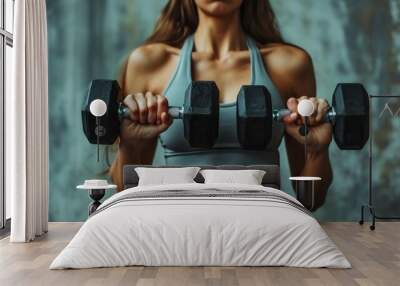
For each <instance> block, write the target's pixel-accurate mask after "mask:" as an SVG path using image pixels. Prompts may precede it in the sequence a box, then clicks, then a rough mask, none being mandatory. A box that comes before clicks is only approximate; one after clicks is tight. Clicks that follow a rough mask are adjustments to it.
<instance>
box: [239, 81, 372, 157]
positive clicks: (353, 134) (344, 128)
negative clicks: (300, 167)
mask: <svg viewBox="0 0 400 286" xmlns="http://www.w3.org/2000/svg"><path fill="white" fill-rule="evenodd" d="M239 101H240V102H241V104H238V105H237V108H238V116H237V118H238V119H237V120H238V132H237V133H238V139H239V142H240V144H241V145H242V147H243V148H246V149H264V148H265V147H266V146H267V144H268V143H269V142H270V140H271V130H272V124H273V122H274V121H280V120H281V119H282V118H283V117H284V116H286V115H288V114H290V111H289V110H287V109H281V110H273V108H272V104H271V94H270V93H269V91H268V90H267V89H266V88H265V87H264V86H244V87H242V89H241V91H240V93H239V96H238V102H239ZM302 103H303V102H300V103H299V105H300V104H302ZM304 103H306V102H304ZM311 104H312V103H311ZM303 105H304V109H305V110H306V109H310V108H313V107H312V106H311V107H310V106H309V105H308V107H307V104H303ZM303 115H305V114H303ZM324 121H325V122H330V123H331V124H332V126H333V135H334V139H335V142H336V144H337V145H338V147H339V148H340V149H342V150H359V149H362V148H363V147H364V145H365V143H366V142H367V141H368V138H369V96H368V93H367V92H366V90H365V89H364V87H363V85H361V84H358V83H339V84H338V85H337V86H336V88H335V91H334V93H333V96H332V106H331V107H330V109H329V111H328V113H327V114H326V117H325V119H324ZM249 134H250V136H248V135H249Z"/></svg>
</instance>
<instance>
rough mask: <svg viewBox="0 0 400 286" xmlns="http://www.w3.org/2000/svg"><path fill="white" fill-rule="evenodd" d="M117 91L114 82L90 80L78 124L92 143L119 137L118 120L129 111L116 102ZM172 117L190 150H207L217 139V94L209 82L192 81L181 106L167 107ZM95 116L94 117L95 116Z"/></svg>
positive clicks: (213, 83)
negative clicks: (182, 132)
mask: <svg viewBox="0 0 400 286" xmlns="http://www.w3.org/2000/svg"><path fill="white" fill-rule="evenodd" d="M120 93H121V89H120V87H119V85H118V82H117V81H115V80H93V81H92V82H91V85H90V88H89V92H88V95H87V97H86V100H85V102H84V106H83V109H82V125H83V131H84V133H85V135H86V138H87V139H88V140H89V142H90V143H92V144H105V145H111V144H113V143H114V142H115V140H116V139H117V138H118V136H119V134H120V121H121V120H122V119H123V118H125V117H128V116H129V110H128V108H127V107H126V106H124V105H123V104H120V103H118V98H119V95H120ZM169 114H170V115H171V117H172V118H175V119H182V120H183V125H184V136H185V138H186V140H187V141H188V142H189V144H190V145H191V146H192V147H194V148H211V147H212V146H213V145H214V143H215V142H216V140H217V137H218V122H219V91H218V88H217V86H216V84H215V82H213V81H193V82H192V83H191V84H190V85H189V86H188V87H187V89H186V92H185V99H184V104H183V106H181V107H174V106H170V107H169ZM95 115H96V116H95Z"/></svg>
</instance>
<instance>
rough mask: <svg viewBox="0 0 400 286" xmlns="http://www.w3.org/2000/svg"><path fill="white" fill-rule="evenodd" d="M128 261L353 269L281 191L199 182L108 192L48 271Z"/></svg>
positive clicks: (319, 230)
mask: <svg viewBox="0 0 400 286" xmlns="http://www.w3.org/2000/svg"><path fill="white" fill-rule="evenodd" d="M196 194H197V195H196ZM128 265H145V266H195V265H197V266H200V265H201V266H206V265H207V266H210V265H214V266H245V265H246V266H293V267H332V268H350V267H351V266H350V263H349V262H348V260H347V259H346V258H345V256H344V255H343V253H342V252H341V251H340V250H339V249H338V248H337V247H336V245H335V244H334V243H333V242H332V241H331V239H330V238H329V237H328V236H327V234H326V233H325V232H324V230H323V229H322V228H321V226H320V225H319V223H318V222H317V221H316V220H315V219H314V218H313V217H312V216H311V215H310V214H309V213H308V212H307V211H306V210H305V209H304V208H302V206H301V204H300V203H299V202H298V201H296V200H295V199H294V198H293V197H291V196H289V195H287V194H285V193H284V192H282V191H280V190H277V189H274V188H270V187H264V186H255V185H238V184H198V183H192V184H174V185H165V186H143V187H134V188H129V189H127V190H125V191H123V192H121V193H118V194H116V195H114V196H112V197H111V198H109V199H108V200H106V201H105V202H104V203H103V204H102V205H101V206H100V208H99V209H98V211H97V212H96V213H95V214H94V215H92V216H91V217H90V218H89V219H88V220H87V221H86V222H85V223H84V225H83V226H82V227H81V229H80V230H79V232H78V233H77V234H76V235H75V237H74V238H73V239H72V241H71V242H70V243H69V244H68V246H67V247H66V248H65V249H64V250H63V251H62V252H61V253H60V254H59V255H58V256H57V257H56V259H55V260H54V261H53V263H52V264H51V265H50V269H63V268H91V267H114V266H128Z"/></svg>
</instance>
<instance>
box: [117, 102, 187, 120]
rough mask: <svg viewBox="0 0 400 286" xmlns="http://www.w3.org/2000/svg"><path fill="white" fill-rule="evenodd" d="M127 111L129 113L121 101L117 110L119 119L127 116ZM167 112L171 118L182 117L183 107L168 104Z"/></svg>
mask: <svg viewBox="0 0 400 286" xmlns="http://www.w3.org/2000/svg"><path fill="white" fill-rule="evenodd" d="M129 113H130V110H129V108H128V107H127V106H125V105H123V104H122V103H121V104H120V106H119V110H118V114H119V118H120V119H123V118H129ZM168 113H169V115H170V116H171V117H172V118H173V119H182V118H183V107H179V106H169V107H168Z"/></svg>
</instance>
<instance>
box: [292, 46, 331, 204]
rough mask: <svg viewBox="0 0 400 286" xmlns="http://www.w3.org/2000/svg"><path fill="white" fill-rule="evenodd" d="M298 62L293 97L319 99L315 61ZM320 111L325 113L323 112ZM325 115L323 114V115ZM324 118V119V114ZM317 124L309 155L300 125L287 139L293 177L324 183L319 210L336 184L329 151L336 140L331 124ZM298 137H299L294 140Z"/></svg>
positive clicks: (304, 57)
mask: <svg viewBox="0 0 400 286" xmlns="http://www.w3.org/2000/svg"><path fill="white" fill-rule="evenodd" d="M296 61H298V62H297V67H296V69H295V73H294V74H292V75H293V76H292V80H291V86H292V88H291V89H292V92H291V93H290V97H294V98H296V99H298V98H300V97H315V96H316V83H315V76H314V68H313V64H312V60H311V58H310V57H309V56H308V54H306V53H305V52H303V54H300V55H298V58H297V59H296ZM292 100H293V99H292ZM288 105H289V103H288ZM296 109H297V104H296ZM318 111H319V112H320V113H321V110H318ZM325 111H326V110H323V111H322V112H325ZM317 116H318V115H317ZM320 116H321V117H322V114H320ZM316 124H317V125H316V126H315V127H311V128H316V130H313V131H316V132H314V134H316V136H315V137H316V138H315V140H313V141H316V142H317V143H316V145H314V146H310V147H309V148H307V154H306V155H305V153H304V152H305V151H304V144H302V143H303V142H301V143H300V142H299V141H301V139H303V138H297V135H298V134H297V132H298V126H297V125H295V126H292V128H293V129H291V131H292V132H287V133H286V135H285V143H286V149H287V153H288V158H289V164H290V171H291V174H292V175H293V176H317V177H321V178H322V181H321V182H319V183H318V184H317V189H316V194H317V195H316V201H315V209H317V208H319V207H321V206H322V205H323V204H324V201H325V198H326V194H327V190H328V188H329V186H330V185H331V183H332V168H331V164H330V160H329V151H328V147H329V143H330V141H331V136H332V132H331V126H330V125H329V124H328V123H325V124H321V123H318V122H316ZM287 131H288V129H287ZM294 133H295V135H294V136H293V134H294ZM297 139H299V140H297ZM314 144H315V143H314Z"/></svg>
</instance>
